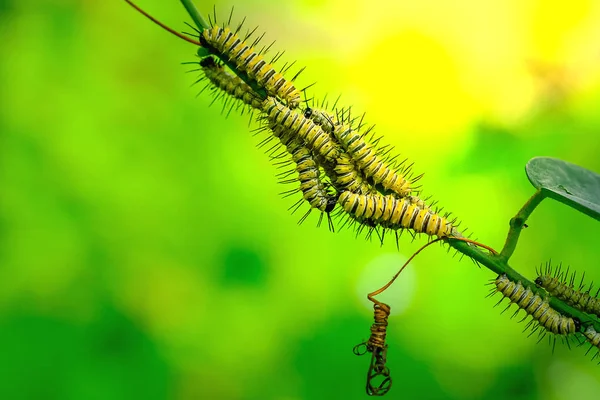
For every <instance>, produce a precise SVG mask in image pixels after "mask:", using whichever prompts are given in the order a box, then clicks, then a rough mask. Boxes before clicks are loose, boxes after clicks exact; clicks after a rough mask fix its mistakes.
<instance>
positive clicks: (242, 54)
mask: <svg viewBox="0 0 600 400" xmlns="http://www.w3.org/2000/svg"><path fill="white" fill-rule="evenodd" d="M240 29H241V24H240V26H239V27H238V28H237V29H236V30H235V32H232V31H231V29H229V28H228V27H225V28H222V27H220V26H218V25H216V24H215V25H213V26H212V28H211V29H204V30H203V31H202V36H201V40H200V41H201V43H202V44H203V45H204V46H206V47H210V48H212V49H214V50H215V51H216V52H218V53H219V54H221V55H222V56H223V57H226V58H227V59H228V60H229V61H231V62H233V63H234V64H235V65H236V67H237V70H238V71H241V72H245V73H246V74H248V77H249V78H250V79H252V80H254V81H256V83H257V84H258V85H259V86H260V87H262V88H264V89H265V90H266V91H267V93H268V94H269V95H271V96H277V97H279V98H280V99H282V100H283V101H284V102H285V103H286V104H287V106H288V107H289V108H292V109H293V108H296V107H298V104H300V91H299V90H298V89H296V88H295V87H294V84H293V83H292V82H293V81H294V79H296V77H297V76H298V75H299V74H300V72H302V71H300V72H298V74H296V76H294V78H292V79H291V80H290V81H288V80H286V79H285V77H284V76H283V74H281V73H279V72H277V71H275V68H274V67H273V66H272V65H271V64H270V63H267V62H266V61H265V60H264V58H263V56H262V54H264V51H260V52H257V51H255V50H254V46H256V45H257V44H258V43H259V42H260V40H261V38H262V37H259V38H258V39H256V40H255V41H254V43H252V45H248V44H246V42H245V40H247V39H248V37H249V36H250V34H248V35H247V36H246V38H244V39H241V38H240V37H239V36H238V33H239V31H240ZM275 58H277V56H275V57H274V59H273V60H272V61H271V63H272V62H274V61H275Z"/></svg>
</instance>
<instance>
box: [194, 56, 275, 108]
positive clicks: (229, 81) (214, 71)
mask: <svg viewBox="0 0 600 400" xmlns="http://www.w3.org/2000/svg"><path fill="white" fill-rule="evenodd" d="M200 67H201V68H202V71H203V72H204V74H205V75H206V77H207V78H208V80H209V81H210V82H211V83H212V84H213V85H215V86H216V87H217V88H219V89H221V90H222V91H224V92H225V93H227V94H229V95H230V96H232V97H234V98H236V99H238V100H241V101H242V102H244V103H245V104H247V105H249V106H250V107H252V108H256V109H261V107H262V103H263V99H261V98H260V96H259V95H258V94H257V93H256V92H254V90H252V88H251V87H250V86H248V84H247V83H246V82H244V81H243V80H241V79H240V78H238V77H237V76H236V75H233V74H231V73H229V72H227V71H226V70H225V68H223V65H221V64H218V63H217V62H215V60H214V59H213V58H212V57H210V56H209V57H205V58H203V59H202V60H201V61H200Z"/></svg>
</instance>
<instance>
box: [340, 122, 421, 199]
mask: <svg viewBox="0 0 600 400" xmlns="http://www.w3.org/2000/svg"><path fill="white" fill-rule="evenodd" d="M358 128H360V126H359V127H358ZM358 128H356V129H355V128H353V127H352V126H351V123H345V122H342V123H338V124H335V125H334V129H333V133H334V135H335V137H336V139H337V140H338V142H339V143H340V144H341V145H342V147H343V148H344V149H345V150H346V151H347V152H348V153H349V154H350V155H351V156H352V158H353V159H354V162H355V163H356V165H357V166H358V167H359V168H360V169H361V170H362V171H363V172H364V174H365V176H366V177H367V178H370V179H372V180H373V183H374V184H376V185H377V184H380V185H381V186H383V188H385V189H387V190H390V191H392V192H394V193H396V194H397V195H398V196H400V197H405V196H408V195H409V194H410V193H411V192H412V191H413V189H412V188H411V183H412V182H413V181H415V180H416V179H414V180H409V179H408V177H407V173H408V169H409V168H407V169H406V170H405V171H399V170H397V168H396V167H395V166H394V165H392V164H391V163H389V162H387V161H386V159H384V157H382V156H381V155H380V154H378V151H377V150H376V149H375V148H374V147H373V146H372V145H370V144H369V143H367V141H366V140H365V139H364V136H365V135H366V134H368V132H366V133H364V134H361V133H360V132H359V129H358ZM417 179H418V178H417Z"/></svg>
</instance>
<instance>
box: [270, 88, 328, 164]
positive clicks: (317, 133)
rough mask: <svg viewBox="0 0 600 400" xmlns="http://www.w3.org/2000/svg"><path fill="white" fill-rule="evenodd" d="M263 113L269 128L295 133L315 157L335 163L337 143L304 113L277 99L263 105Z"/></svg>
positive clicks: (271, 99)
mask: <svg viewBox="0 0 600 400" xmlns="http://www.w3.org/2000/svg"><path fill="white" fill-rule="evenodd" d="M263 113H264V114H265V117H264V118H265V119H267V120H268V122H269V126H270V127H271V128H274V127H275V126H281V127H282V128H283V129H284V130H286V131H288V132H293V133H294V135H296V136H297V137H298V138H299V139H300V140H302V141H303V142H304V143H305V144H306V145H307V147H309V148H310V149H312V150H313V151H314V154H315V155H319V156H321V157H323V158H324V159H325V160H326V161H327V162H335V159H336V158H338V157H339V155H340V151H339V147H338V145H337V143H335V142H334V141H332V140H331V137H330V136H329V135H328V134H327V133H326V132H324V131H323V129H321V128H320V127H319V126H318V125H316V124H315V123H314V122H312V121H311V120H310V119H307V118H305V117H304V115H302V113H300V112H297V111H296V110H291V109H290V108H289V107H286V106H285V105H283V104H281V103H280V102H279V101H277V99H275V98H272V97H269V98H267V99H266V100H265V101H264V103H263Z"/></svg>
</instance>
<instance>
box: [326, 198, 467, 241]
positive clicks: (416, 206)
mask: <svg viewBox="0 0 600 400" xmlns="http://www.w3.org/2000/svg"><path fill="white" fill-rule="evenodd" d="M338 204H340V205H341V206H342V208H343V209H344V211H346V212H347V213H348V214H350V215H352V216H353V217H354V218H355V219H358V220H359V221H361V220H366V221H370V222H371V223H372V224H376V225H380V226H382V227H383V228H388V229H393V230H398V229H412V230H414V231H415V232H417V233H425V234H427V235H429V236H438V237H462V235H461V234H460V233H459V232H458V231H457V229H456V226H455V225H454V221H449V220H448V219H447V217H445V216H441V215H438V214H437V213H435V212H434V211H433V210H431V208H429V207H426V206H425V205H424V203H423V202H422V201H421V200H420V199H419V198H418V197H406V198H403V199H398V198H396V197H395V196H393V195H386V196H384V195H381V194H366V195H361V194H356V193H352V192H348V191H346V192H342V194H341V195H340V197H339V199H338Z"/></svg>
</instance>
